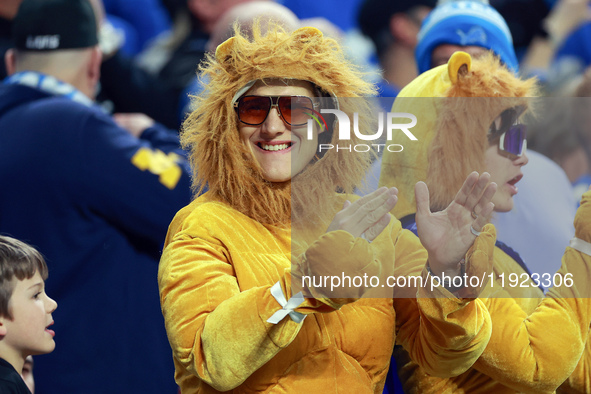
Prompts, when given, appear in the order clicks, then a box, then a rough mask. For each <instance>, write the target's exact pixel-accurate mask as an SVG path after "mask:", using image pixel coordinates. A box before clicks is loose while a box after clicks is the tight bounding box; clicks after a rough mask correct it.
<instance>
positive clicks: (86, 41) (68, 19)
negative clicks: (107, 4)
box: [12, 0, 98, 51]
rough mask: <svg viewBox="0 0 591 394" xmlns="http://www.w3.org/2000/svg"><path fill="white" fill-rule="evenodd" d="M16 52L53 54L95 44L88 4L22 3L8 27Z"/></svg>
mask: <svg viewBox="0 0 591 394" xmlns="http://www.w3.org/2000/svg"><path fill="white" fill-rule="evenodd" d="M12 38H13V41H14V44H15V48H16V49H20V50H25V51H54V50H60V49H76V48H89V47H92V46H95V45H97V44H98V38H97V26H96V19H95V15H94V12H93V10H92V6H91V5H90V3H89V1H88V0H23V2H22V3H21V5H20V7H19V9H18V12H17V14H16V17H15V18H14V21H13V25H12Z"/></svg>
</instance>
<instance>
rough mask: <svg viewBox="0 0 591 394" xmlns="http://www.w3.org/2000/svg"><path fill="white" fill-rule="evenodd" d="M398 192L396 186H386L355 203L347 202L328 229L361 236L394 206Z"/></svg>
mask: <svg viewBox="0 0 591 394" xmlns="http://www.w3.org/2000/svg"><path fill="white" fill-rule="evenodd" d="M397 193H398V190H397V189H396V188H389V189H388V188H385V187H384V188H380V189H378V190H376V191H374V192H373V193H370V194H368V195H367V196H365V197H363V198H360V199H359V200H357V201H355V202H354V203H350V202H345V204H344V205H343V209H342V210H341V211H339V213H337V214H336V216H335V218H334V220H333V222H332V223H331V225H330V226H329V228H328V231H335V230H345V231H348V232H349V233H351V234H352V235H353V236H355V237H359V236H360V235H361V234H362V233H364V232H365V231H366V230H367V229H368V228H370V227H372V226H374V225H375V224H377V223H378V222H379V221H380V220H381V219H382V218H383V216H384V215H386V214H387V213H388V212H390V210H392V208H394V206H395V205H396V202H397V201H398V196H397ZM382 230H383V229H382ZM380 231H381V230H380ZM376 236H377V234H376ZM366 237H367V234H366Z"/></svg>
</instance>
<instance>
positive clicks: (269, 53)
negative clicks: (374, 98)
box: [181, 23, 375, 225]
mask: <svg viewBox="0 0 591 394" xmlns="http://www.w3.org/2000/svg"><path fill="white" fill-rule="evenodd" d="M200 71H201V73H202V74H201V79H202V80H205V81H207V85H206V90H205V91H204V92H203V94H202V95H200V96H198V97H193V100H194V101H193V108H196V109H195V110H194V111H193V112H192V113H191V114H190V115H189V117H188V118H187V119H186V120H185V122H184V124H183V129H182V133H181V144H182V146H183V147H184V148H185V149H188V150H190V151H191V157H190V160H191V166H192V169H193V188H194V190H195V191H196V192H200V191H202V190H203V188H205V187H207V188H208V189H209V193H212V194H213V195H214V198H216V199H219V200H221V201H223V202H226V203H227V204H229V205H230V206H232V207H233V208H235V209H237V210H238V211H240V212H242V213H244V214H246V215H248V216H250V217H251V218H253V219H255V220H257V221H259V222H261V223H264V224H274V225H287V224H289V223H290V220H291V219H292V217H291V216H292V212H293V214H294V220H295V219H296V218H298V220H311V219H312V218H317V217H318V214H319V212H323V213H324V212H329V211H330V215H334V212H333V209H332V208H333V207H334V199H335V192H336V191H343V192H351V191H352V190H353V188H354V187H355V186H356V185H357V184H358V183H359V182H360V179H361V178H362V177H363V174H364V172H365V170H366V168H367V166H368V164H369V161H370V159H371V157H370V153H367V154H361V153H355V154H352V153H350V152H348V151H346V150H341V151H339V152H337V151H336V149H332V150H329V151H328V152H326V154H324V155H323V156H322V157H321V158H320V159H319V160H313V162H312V163H310V165H308V166H307V167H306V168H305V169H304V170H303V171H302V172H301V173H300V174H296V176H295V177H294V178H293V181H294V182H291V181H288V182H284V183H272V182H268V181H265V180H264V179H263V177H262V174H261V169H260V167H259V165H258V163H257V162H256V161H255V160H254V159H253V157H252V155H251V153H250V151H249V149H248V148H247V147H245V146H244V145H243V144H242V143H241V141H240V136H239V132H238V122H239V121H238V117H237V115H236V113H235V111H234V108H233V106H232V98H233V96H234V94H236V92H237V91H238V90H239V89H241V88H242V87H244V86H245V85H247V83H249V82H251V81H255V80H265V79H298V80H304V81H309V82H312V83H313V84H315V85H316V86H317V87H318V88H320V89H321V90H322V92H323V94H325V95H326V96H329V95H330V96H333V97H338V98H339V99H338V100H339V105H340V109H341V111H343V112H345V113H347V114H348V115H349V117H350V119H353V112H358V113H359V116H360V119H359V125H360V127H359V128H360V130H373V127H372V122H374V121H373V120H372V119H371V116H369V113H370V111H369V108H363V104H362V103H361V100H358V101H355V100H349V99H341V97H348V98H351V97H352V98H354V97H363V96H371V95H374V94H375V90H374V87H373V85H372V84H370V83H368V82H365V81H364V80H363V79H362V74H361V73H360V71H359V70H358V69H357V68H356V67H355V66H353V64H351V63H350V62H349V61H348V60H346V59H345V56H344V54H343V53H342V51H341V49H340V47H339V45H338V44H337V43H336V41H334V40H333V39H330V38H326V37H324V36H323V34H322V33H321V32H320V31H319V30H317V29H315V28H311V27H304V28H300V29H298V30H296V31H294V32H293V33H287V32H285V31H284V30H283V29H282V28H281V27H280V26H271V27H270V28H269V29H268V30H267V32H266V33H265V34H263V33H262V32H261V29H260V25H259V24H258V23H257V24H255V26H254V28H253V39H252V40H249V39H248V38H247V37H246V36H245V34H243V33H242V32H241V31H240V30H239V27H235V36H234V37H232V38H230V39H228V40H227V41H225V42H224V43H222V44H221V45H220V46H219V47H218V48H217V50H216V54H215V56H213V55H209V56H208V57H207V59H206V60H205V61H204V63H202V64H201V65H200ZM360 104H361V105H362V107H360ZM366 106H367V104H366ZM319 139H320V141H319V142H320V143H331V144H333V145H334V146H335V147H336V146H337V145H338V141H337V133H333V132H332V130H329V131H327V132H324V133H322V134H320V136H319ZM346 142H347V144H349V143H350V144H356V143H359V142H361V141H360V140H358V139H357V137H355V136H352V139H351V140H350V141H346ZM308 207H314V212H311V211H310V210H309V209H307V208H308ZM327 214H328V213H327Z"/></svg>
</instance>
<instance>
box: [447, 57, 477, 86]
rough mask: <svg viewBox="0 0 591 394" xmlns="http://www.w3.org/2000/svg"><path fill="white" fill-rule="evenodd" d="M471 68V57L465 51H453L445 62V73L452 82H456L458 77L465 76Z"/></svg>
mask: <svg viewBox="0 0 591 394" xmlns="http://www.w3.org/2000/svg"><path fill="white" fill-rule="evenodd" d="M471 69H472V58H471V57H470V55H469V54H467V53H466V52H462V51H458V52H454V54H453V55H451V57H450V58H449V61H448V62H447V73H448V75H449V80H450V81H451V83H452V84H454V85H455V84H456V83H458V79H459V78H460V77H464V76H466V75H467V74H468V73H469V72H470V70H471Z"/></svg>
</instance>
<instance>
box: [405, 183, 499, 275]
mask: <svg viewBox="0 0 591 394" xmlns="http://www.w3.org/2000/svg"><path fill="white" fill-rule="evenodd" d="M489 181H490V174H488V173H486V172H485V173H483V174H482V175H479V174H478V173H477V172H472V173H471V174H470V175H468V177H467V178H466V180H465V181H464V184H463V185H462V187H461V188H460V190H459V191H458V193H457V194H456V197H455V198H454V200H453V201H452V202H451V204H449V206H448V207H447V208H446V209H445V210H443V211H440V212H435V213H432V212H431V209H430V206H429V190H428V188H427V185H426V184H425V183H424V182H418V183H417V184H416V185H415V198H416V201H417V214H416V222H417V231H418V234H419V238H420V240H421V243H422V244H423V246H424V247H425V249H427V251H428V252H429V265H430V267H431V270H432V271H433V272H434V273H435V274H436V275H439V274H441V273H442V272H445V273H446V274H447V275H450V276H451V275H456V274H457V273H458V271H459V262H460V261H461V260H462V258H463V257H464V255H465V254H466V252H467V251H468V249H469V248H470V246H471V245H472V243H473V242H474V239H476V234H477V233H478V232H479V231H481V230H482V227H483V226H484V225H485V224H486V223H487V222H488V221H489V220H490V216H491V214H492V211H493V209H494V204H493V203H492V202H491V198H492V197H493V195H494V194H495V192H496V190H497V185H496V184H495V183H494V182H493V183H489Z"/></svg>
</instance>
